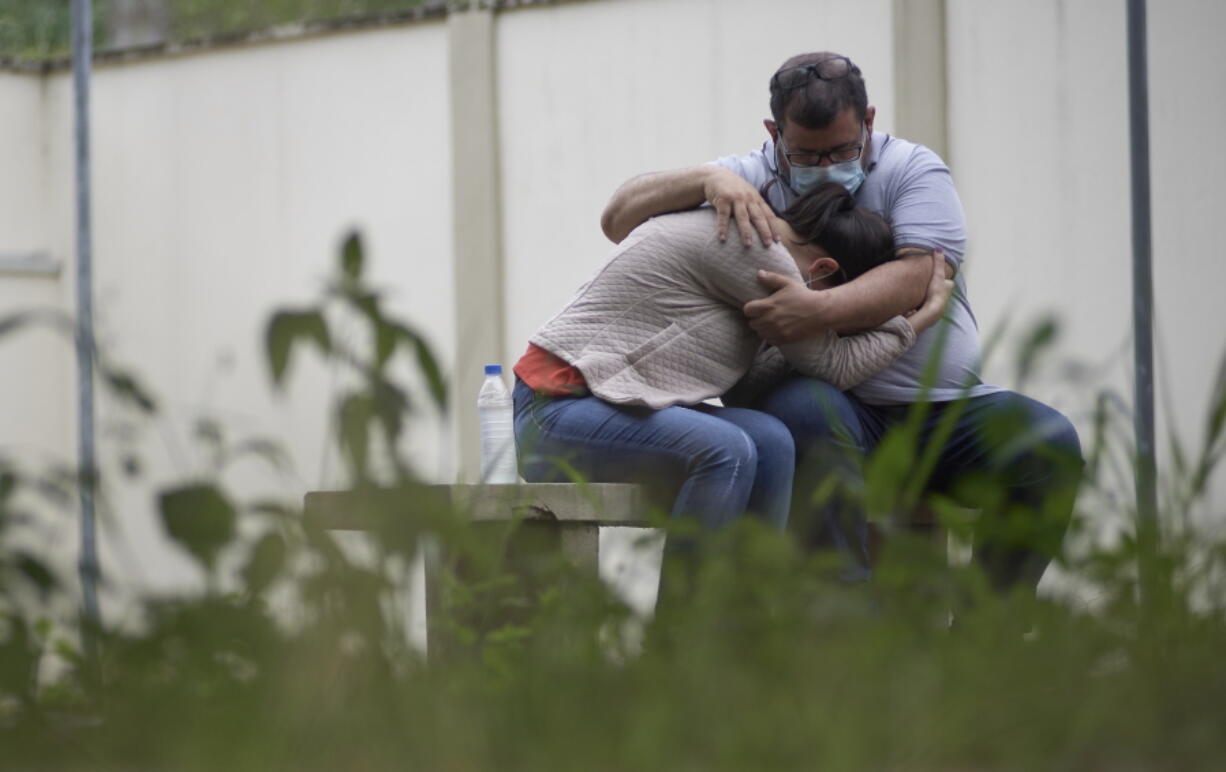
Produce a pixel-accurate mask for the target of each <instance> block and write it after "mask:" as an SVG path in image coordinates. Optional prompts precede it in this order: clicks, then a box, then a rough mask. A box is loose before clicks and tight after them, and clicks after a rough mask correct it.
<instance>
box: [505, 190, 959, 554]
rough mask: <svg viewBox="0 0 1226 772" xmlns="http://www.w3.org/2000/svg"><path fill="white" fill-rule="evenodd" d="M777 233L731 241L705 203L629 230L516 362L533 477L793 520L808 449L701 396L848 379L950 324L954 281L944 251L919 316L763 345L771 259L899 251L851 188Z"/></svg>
mask: <svg viewBox="0 0 1226 772" xmlns="http://www.w3.org/2000/svg"><path fill="white" fill-rule="evenodd" d="M775 228H776V231H775V232H776V233H780V234H782V237H783V240H782V243H780V244H772V245H770V246H767V247H763V246H754V247H750V248H745V247H743V246H741V243H740V240H739V239H737V238H735V237H734V236H730V237H729V238H728V239H727V241H725V242H720V241H718V240H717V239H716V238H715V235H714V234H715V213H714V210H712V209H710V208H703V209H696V210H692V211H686V212H678V213H674V214H668V215H664V216H661V217H656V218H654V219H652V220H649V221H647V222H645V223H643V224H642V225H640V226H639V227H638V228H636V229H635V230H634V231H633V232H632V233H631V234H630V235H629V236H627V237H626V239H625V240H624V241H622V243H621V244H619V245H618V246H617V248H616V249H615V250H614V251H613V253H612V255H611V256H610V257H609V259H608V260H607V261H606V263H605V264H604V266H603V267H602V268H601V269H600V270H599V271H598V272H597V274H596V275H595V276H594V277H593V278H592V280H591V281H589V282H588V283H587V284H585V285H584V286H583V287H581V288H580V289H579V292H578V293H577V294H576V295H575V297H574V298H573V299H572V300H571V301H570V303H568V304H567V305H566V307H565V308H563V309H562V310H561V311H560V312H559V313H558V314H557V315H555V316H554V317H553V318H552V319H550V320H549V321H548V322H547V323H546V324H545V325H544V326H543V327H542V328H541V329H540V330H538V331H537V333H536V334H535V335H533V336H532V338H531V343H530V345H529V347H528V351H527V352H526V353H525V354H524V356H523V357H522V358H521V359H520V360H519V362H518V363H517V364H516V365H515V368H514V371H515V374H516V376H517V379H516V385H515V391H514V399H515V434H516V440H517V442H518V445H519V448H520V465H521V466H520V468H521V473H522V474H523V476H524V478H525V479H527V480H529V481H534V482H543V481H550V480H565V479H566V474H565V472H566V469H567V468H568V467H569V468H573V469H574V470H576V471H578V472H580V473H582V474H583V475H584V476H585V477H586V478H587V479H589V480H591V481H595V482H646V483H649V484H664V485H668V486H671V490H674V491H676V493H675V496H674V498H673V501H672V514H673V516H674V517H692V518H695V519H696V520H697V521H698V522H699V523H701V525H702V526H703V527H704V528H706V529H714V528H718V527H720V526H723V525H726V524H727V523H729V522H731V521H732V520H735V519H736V518H738V517H740V516H741V515H743V514H744V513H745V512H747V511H748V512H752V513H754V514H756V515H757V516H759V517H761V518H763V519H764V520H765V521H766V522H768V523H770V524H772V525H773V526H775V527H778V528H783V527H784V525H785V524H786V522H787V515H788V505H789V501H790V499H791V491H792V475H793V469H794V455H795V450H794V447H793V444H792V439H791V436H790V435H789V433H788V431H787V429H786V428H785V427H784V425H783V424H782V423H781V422H779V421H778V419H776V418H774V417H772V416H769V415H766V414H765V413H760V412H758V411H754V410H748V409H744V408H731V407H716V406H712V405H707V404H704V403H703V400H706V399H709V398H711V397H717V396H720V395H722V394H724V393H725V392H727V391H728V390H729V389H732V388H733V387H736V388H738V389H742V390H743V389H747V388H759V387H763V386H765V385H769V383H770V382H771V381H772V380H773V379H776V378H779V377H782V376H783V375H785V374H786V372H787V371H788V370H789V369H790V368H794V369H795V370H797V371H799V372H801V373H803V374H805V375H810V376H814V377H817V378H821V379H823V380H826V381H828V382H830V383H832V384H834V385H835V386H837V387H838V388H840V389H846V388H850V387H851V386H853V385H855V384H856V383H859V382H860V381H862V380H864V379H865V378H867V377H869V376H870V375H872V374H874V373H876V372H877V371H878V370H880V369H881V368H883V367H885V366H886V365H888V364H889V363H890V362H892V361H893V360H894V359H895V358H897V357H898V356H899V355H900V354H901V353H902V352H903V351H905V350H906V349H907V348H908V347H909V346H910V345H911V344H912V343H913V342H914V341H915V336H916V334H917V332H920V331H922V330H924V329H926V328H927V327H928V326H930V325H932V324H933V323H935V322H936V321H937V320H938V319H939V318H940V315H941V313H942V311H943V309H944V305H945V301H946V300H947V299H948V297H949V291H950V283H949V282H946V281H945V276H944V264H943V261H941V260H937V261H934V262H935V263H937V265H935V266H934V273H933V280H932V283H931V284H930V287H929V296H928V298H927V300H926V301H925V303H924V305H923V306H922V307H921V308H920V309H919V310H918V311H917V312H916V313H914V314H913V315H912V316H910V318H909V319H904V318H903V317H895V318H893V319H891V320H889V321H888V322H886V323H885V324H884V325H882V326H881V327H879V328H877V329H875V330H871V331H868V332H865V333H861V334H857V335H849V336H839V335H837V334H835V333H833V332H826V333H823V334H821V335H818V336H815V337H813V338H811V339H809V340H806V341H802V342H799V343H792V344H786V345H782V346H779V347H778V348H774V347H768V346H764V345H763V343H762V341H761V340H760V339H759V338H758V337H757V336H756V335H755V334H754V333H753V331H752V330H751V329H750V328H749V326H748V324H747V322H746V320H745V317H744V315H743V314H742V313H741V308H742V306H743V305H744V304H745V303H746V302H748V301H750V300H754V299H757V298H760V297H763V296H765V295H766V290H765V289H764V288H763V287H762V286H761V285H760V283H759V282H758V279H757V272H758V270H759V269H764V270H768V271H774V272H776V273H780V274H783V275H786V276H789V277H791V278H794V279H796V280H800V281H805V282H806V283H809V284H816V286H831V285H833V284H836V283H839V282H842V281H850V280H851V279H853V278H855V277H856V276H858V275H859V274H861V273H863V272H865V271H867V270H869V269H870V268H873V267H874V266H876V265H879V264H880V263H882V262H884V261H886V260H890V259H893V257H894V240H893V235H892V234H891V232H890V228H889V226H888V225H887V224H886V223H885V221H884V220H882V219H881V218H880V217H879V216H877V215H875V214H873V213H871V212H869V211H867V210H864V209H861V208H859V207H857V206H856V205H855V200H854V199H853V198H852V196H851V194H849V193H848V192H847V191H846V190H845V189H844V188H843V187H842V186H841V185H838V184H830V185H823V186H820V187H818V188H816V189H815V190H813V191H812V192H811V193H809V194H808V195H806V196H803V197H801V198H800V199H798V200H797V201H796V202H795V203H794V204H793V205H792V206H791V207H790V208H789V209H788V210H787V211H786V212H784V213H783V214H782V215H780V216H779V217H778V218H777V222H776V223H775ZM669 549H670V551H673V550H674V549H675V546H674V545H670V548H669Z"/></svg>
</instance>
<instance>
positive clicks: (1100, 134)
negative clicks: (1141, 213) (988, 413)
mask: <svg viewBox="0 0 1226 772" xmlns="http://www.w3.org/2000/svg"><path fill="white" fill-rule="evenodd" d="M1149 23H1150V34H1149V62H1150V81H1149V88H1150V105H1151V117H1150V127H1151V128H1150V132H1151V150H1152V164H1151V169H1152V175H1153V222H1154V245H1153V246H1154V276H1155V348H1156V357H1155V359H1156V361H1155V370H1156V379H1157V383H1158V393H1157V406H1158V412H1159V416H1160V421H1159V426H1158V430H1159V445H1158V450H1159V457H1160V461H1162V462H1164V463H1165V462H1167V461H1169V459H1170V454H1169V448H1168V445H1167V436H1168V433H1169V432H1170V431H1172V430H1176V431H1178V433H1179V434H1180V435H1181V436H1182V438H1183V440H1184V442H1185V444H1188V445H1190V446H1194V445H1198V444H1199V443H1200V442H1201V438H1202V436H1203V429H1204V425H1205V410H1206V406H1207V403H1208V400H1209V398H1210V393H1211V389H1212V385H1213V380H1214V377H1215V373H1216V368H1217V366H1218V364H1219V363H1220V362H1221V358H1222V355H1223V353H1224V352H1226V320H1224V319H1223V318H1222V317H1221V316H1219V315H1217V314H1216V313H1215V304H1216V298H1217V297H1218V295H1219V294H1220V288H1221V287H1223V286H1226V262H1223V261H1221V260H1219V259H1217V258H1216V256H1215V252H1216V251H1217V248H1218V242H1219V241H1220V239H1219V238H1218V234H1217V229H1216V227H1215V222H1216V219H1217V218H1218V217H1219V216H1220V215H1219V214H1218V213H1219V212H1220V211H1221V210H1222V209H1223V207H1224V206H1226V187H1223V185H1222V184H1221V180H1222V179H1224V178H1226V153H1223V152H1222V151H1221V149H1220V142H1219V140H1218V135H1219V134H1220V130H1221V129H1220V127H1221V126H1222V125H1223V124H1224V123H1226V101H1224V100H1223V99H1222V98H1221V95H1222V94H1223V93H1226V56H1224V55H1223V53H1222V49H1221V46H1220V45H1218V43H1217V42H1216V41H1217V31H1220V30H1221V29H1223V28H1224V27H1226V5H1223V4H1221V3H1216V2H1205V1H1201V0H1171V2H1164V3H1161V4H1157V3H1153V4H1150V13H1149ZM949 41H950V49H949V50H950V62H949V64H950V67H949V72H950V130H951V134H952V148H953V150H952V152H951V156H952V157H951V158H950V162H951V165H952V166H953V169H954V174H955V178H956V180H957V184H958V190H959V192H960V194H961V196H962V200H963V202H964V204H965V206H966V210H967V216H968V220H969V226H970V230H971V253H970V258H969V261H968V271H969V272H970V273H969V274H968V276H969V280H970V292H971V298H972V301H973V304H974V308H975V309H976V311H977V313H978V315H979V322H980V327H981V329H982V330H984V331H985V333H990V332H992V331H994V330H997V329H1000V327H1001V325H1002V324H1004V323H1005V322H1006V320H1008V321H1009V323H1010V325H1011V326H1012V327H1013V328H1015V329H1018V328H1021V327H1025V326H1026V324H1027V323H1028V322H1032V321H1034V320H1035V319H1037V318H1040V317H1041V316H1043V315H1045V314H1053V315H1055V316H1056V317H1057V318H1058V319H1059V320H1060V322H1061V324H1062V338H1061V343H1060V344H1059V348H1058V354H1059V355H1058V356H1057V357H1056V358H1055V359H1054V360H1053V361H1051V362H1049V365H1050V366H1049V367H1048V368H1047V369H1046V370H1045V371H1044V372H1042V373H1040V378H1039V382H1038V383H1036V384H1034V386H1033V387H1032V388H1031V389H1030V390H1031V391H1033V393H1034V395H1035V396H1036V397H1039V398H1041V399H1046V400H1049V401H1051V402H1052V403H1054V404H1056V405H1058V406H1060V407H1062V408H1063V409H1065V410H1067V411H1068V412H1070V413H1071V414H1072V415H1073V417H1074V418H1075V419H1076V420H1077V423H1078V425H1079V427H1080V428H1081V429H1082V430H1083V433H1086V432H1088V420H1087V418H1088V412H1089V410H1090V409H1091V407H1092V399H1093V396H1094V393H1095V390H1096V389H1097V388H1100V387H1107V388H1110V389H1113V390H1115V391H1116V392H1118V393H1119V394H1121V395H1122V396H1123V398H1124V399H1125V400H1126V402H1127V403H1128V404H1129V405H1131V403H1132V399H1133V397H1132V328H1131V323H1132V322H1131V319H1132V316H1131V314H1132V306H1131V297H1132V294H1131V293H1132V280H1131V264H1132V252H1131V249H1132V247H1131V225H1130V222H1131V219H1130V212H1131V208H1130V188H1129V185H1130V169H1129V144H1128V143H1129V135H1128V126H1127V120H1128V83H1127V50H1126V41H1125V15H1124V4H1123V3H1118V2H1114V0H1082V1H1079V2H1062V1H1061V0H1042V1H1038V2H1028V3H1016V2H1005V1H1004V0H996V1H995V2H983V0H973V1H972V0H950V3H949ZM1003 348H1004V350H1003V351H1002V352H1000V353H1001V354H1003V356H997V357H996V358H995V359H994V360H993V362H992V364H991V366H990V367H989V370H988V373H989V377H991V378H992V379H993V380H994V381H996V382H998V383H1001V384H1003V385H1015V379H1014V368H1013V366H1012V359H1013V358H1012V350H1011V348H1010V347H1009V346H1007V345H1006V346H1005V347H1003ZM1071 375H1076V376H1078V377H1077V378H1075V379H1074V378H1070V376H1071ZM1189 449H1191V447H1189ZM1122 482H1123V485H1122V486H1121V490H1120V491H1119V495H1120V496H1121V498H1122V500H1124V501H1127V500H1129V499H1130V498H1131V495H1132V492H1131V489H1130V487H1129V486H1131V482H1130V481H1129V480H1124V481H1122ZM1218 490H1219V493H1226V489H1223V488H1222V487H1221V486H1219V488H1218ZM1218 500H1219V501H1220V500H1221V499H1220V498H1219V499H1218Z"/></svg>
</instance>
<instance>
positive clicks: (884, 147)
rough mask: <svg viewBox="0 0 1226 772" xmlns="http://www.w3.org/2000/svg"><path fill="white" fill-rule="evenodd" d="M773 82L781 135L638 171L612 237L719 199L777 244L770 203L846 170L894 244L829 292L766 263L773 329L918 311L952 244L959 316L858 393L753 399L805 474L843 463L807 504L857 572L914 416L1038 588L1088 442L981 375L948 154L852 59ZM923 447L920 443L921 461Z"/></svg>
mask: <svg viewBox="0 0 1226 772" xmlns="http://www.w3.org/2000/svg"><path fill="white" fill-rule="evenodd" d="M770 92H771V102H770V107H771V115H772V118H771V119H768V120H766V121H764V125H765V127H766V131H767V133H768V134H769V139H768V140H767V141H766V142H765V143H764V144H763V145H762V148H761V149H760V150H758V151H755V152H753V153H750V154H748V155H744V156H727V157H724V158H720V159H719V160H717V161H715V162H713V163H711V164H708V165H705V166H701V167H697V168H691V169H681V170H677V171H672V172H659V173H654V174H647V175H642V176H640V177H635V178H634V179H632V180H630V181H629V182H627V183H626V184H624V185H623V186H622V187H621V188H620V189H619V190H618V191H617V192H616V193H615V194H614V196H613V198H612V199H611V200H610V202H609V204H608V206H607V207H606V209H605V212H604V214H603V216H602V218H601V225H602V227H603V228H604V231H605V233H606V235H608V236H609V238H610V239H612V240H613V241H615V242H616V241H620V240H621V239H622V238H624V237H625V236H626V235H627V234H628V233H629V232H630V231H631V230H633V229H634V228H635V227H636V226H637V225H638V224H639V223H641V222H642V221H644V220H646V219H647V218H649V217H652V216H654V215H656V214H660V213H663V212H667V211H672V210H677V209H685V208H688V207H694V206H699V205H701V204H703V203H709V204H710V205H712V206H714V207H715V209H716V210H717V212H718V213H719V217H718V223H719V224H718V226H717V227H718V234H719V237H720V238H721V239H725V238H727V236H728V223H729V221H730V220H733V219H735V221H736V223H737V231H738V233H739V236H740V238H741V239H742V241H743V242H744V243H745V244H746V245H748V244H750V243H751V240H752V239H753V238H754V237H755V234H756V236H757V237H759V238H761V239H762V240H763V241H764V242H765V241H767V240H770V239H776V238H777V237H776V234H775V233H773V232H772V230H771V227H770V219H769V218H768V217H767V216H766V215H767V213H768V212H769V208H773V209H775V210H776V211H781V210H783V209H785V208H786V207H787V206H788V204H790V203H791V202H792V201H793V200H794V199H795V198H796V197H797V196H798V195H801V194H803V193H804V192H805V191H807V190H809V189H811V188H812V187H813V186H815V185H817V184H820V183H822V182H829V181H834V182H839V183H841V184H843V185H844V186H845V187H846V188H847V189H848V190H850V191H851V192H852V193H854V194H855V196H856V200H857V203H859V204H860V205H861V206H864V207H866V208H868V209H871V210H873V211H876V212H878V213H880V214H881V215H883V216H884V217H885V218H886V220H887V221H889V222H890V224H891V225H892V226H893V228H894V232H895V239H896V243H897V246H898V248H899V258H898V259H897V260H895V261H892V262H890V263H887V264H885V265H882V266H880V267H878V268H875V269H873V270H872V271H870V272H868V273H867V274H865V275H864V276H861V277H860V278H858V279H856V280H855V281H852V282H848V283H846V284H843V285H841V286H839V287H836V288H833V289H829V290H824V291H814V290H810V289H807V288H806V287H804V286H803V285H801V284H799V283H797V282H793V281H789V280H788V279H786V278H784V277H782V276H778V275H774V274H769V273H763V274H762V276H761V280H762V282H763V283H764V284H765V285H766V286H768V287H769V288H771V289H772V290H774V292H773V294H772V295H770V296H769V297H767V298H764V299H762V300H758V301H753V302H751V303H748V304H747V305H746V306H745V309H744V310H745V313H746V315H747V316H749V317H750V319H751V324H752V326H753V327H754V329H755V330H757V331H758V333H759V334H761V335H762V337H763V338H765V339H766V340H767V341H769V342H772V343H780V342H788V341H794V340H796V339H798V338H802V337H805V336H807V335H811V334H813V333H815V332H817V331H819V330H824V329H834V330H857V329H863V328H867V327H872V326H876V325H878V324H880V323H882V322H884V321H885V320H886V319H888V318H890V317H892V316H894V315H896V314H900V313H905V312H906V311H908V310H909V309H912V308H915V307H916V306H918V305H919V304H920V303H921V302H922V301H923V297H924V291H925V287H926V286H927V282H928V279H929V278H930V275H931V266H932V263H931V260H932V256H933V255H934V254H937V255H942V256H943V257H944V259H945V261H946V263H947V265H948V271H950V272H953V273H954V274H955V282H956V290H955V294H954V298H953V299H952V300H951V301H950V305H949V310H948V312H947V319H946V321H945V323H943V324H942V325H938V326H937V327H935V328H933V329H930V330H928V331H927V332H925V333H924V334H923V335H921V336H920V338H919V339H918V340H917V342H916V345H915V346H914V347H913V348H912V349H911V350H910V351H909V352H908V353H906V354H904V355H903V356H902V357H901V358H900V359H898V360H897V361H896V362H895V363H894V364H893V365H891V366H890V367H888V368H886V369H885V370H883V371H882V372H881V373H879V374H878V375H876V376H874V377H872V378H870V379H868V380H867V381H865V382H864V383H862V384H860V385H859V386H857V387H855V388H853V389H852V390H851V391H850V392H849V393H842V392H839V391H837V390H836V389H834V388H833V387H832V386H830V385H829V384H826V383H823V382H821V381H817V380H813V379H807V378H802V377H793V378H791V379H789V380H787V381H785V382H784V383H782V384H780V385H778V386H777V387H775V388H773V389H772V390H771V391H769V392H768V393H767V394H766V395H765V396H764V397H762V398H760V399H759V400H757V401H756V402H755V404H754V405H753V406H754V407H757V408H759V409H761V410H765V411H766V412H769V413H771V414H773V415H775V416H777V417H779V418H780V419H781V420H782V421H783V422H784V423H785V424H786V425H787V426H788V428H789V430H790V431H791V432H792V436H793V438H794V440H795V442H796V449H797V454H798V458H799V465H800V467H801V470H802V471H807V472H809V474H807V475H806V474H803V473H802V474H801V475H800V476H798V478H797V479H798V482H799V481H800V480H803V479H808V480H809V481H810V482H811V483H812V484H816V483H817V482H818V480H817V479H816V477H817V476H818V475H826V476H828V475H830V474H835V475H837V477H838V478H840V479H841V481H842V482H843V483H844V484H843V485H842V486H841V490H843V491H844V492H845V493H844V494H843V495H835V496H833V497H828V498H826V499H824V500H823V502H822V503H821V505H820V507H819V511H817V512H815V513H813V514H814V516H815V518H816V519H817V520H818V521H820V522H821V523H823V524H824V525H825V526H826V527H827V528H828V529H829V534H830V536H831V538H832V539H833V540H834V542H835V544H836V545H838V546H840V547H841V548H843V549H845V550H846V551H847V552H848V553H849V554H850V555H852V556H853V557H854V558H855V566H856V571H855V572H853V573H855V574H857V575H859V576H867V575H868V554H867V543H866V531H865V527H864V522H863V519H864V518H863V514H864V513H863V496H862V495H861V494H862V492H863V488H864V485H863V481H864V478H863V475H864V470H865V459H866V458H867V457H868V456H869V454H870V452H871V451H873V450H874V449H875V448H876V447H877V446H878V445H879V443H880V442H881V441H882V439H883V438H884V437H885V436H886V433H887V431H888V430H890V429H892V428H896V427H904V426H905V427H908V428H909V430H910V431H912V432H913V439H914V441H915V444H916V446H917V447H918V448H920V449H922V448H924V447H928V446H932V447H934V449H935V450H936V456H935V466H933V467H932V469H931V474H930V475H928V476H927V477H926V480H925V481H924V482H925V484H926V488H927V489H928V490H930V491H935V492H942V493H947V494H951V495H954V496H956V497H958V498H960V499H962V500H963V501H964V502H965V503H966V504H968V505H970V506H976V507H978V508H980V509H981V517H980V521H979V524H978V526H977V534H976V548H975V553H976V558H977V559H978V560H979V561H980V562H981V563H982V564H983V566H984V568H985V569H986V570H987V572H988V576H989V578H990V580H991V581H992V583H993V585H994V586H996V587H998V588H1001V589H1005V588H1009V587H1013V586H1016V585H1022V586H1026V587H1029V588H1032V589H1033V587H1034V586H1035V585H1037V583H1038V580H1039V578H1040V576H1041V575H1042V573H1043V571H1044V569H1045V568H1046V565H1047V563H1048V562H1049V560H1050V558H1051V556H1052V555H1053V554H1054V553H1055V552H1056V551H1057V550H1058V549H1059V545H1060V542H1061V539H1062V538H1063V534H1064V531H1065V530H1066V528H1067V525H1068V522H1069V519H1070V517H1071V512H1072V506H1073V498H1074V495H1075V492H1076V485H1077V481H1078V478H1079V476H1080V470H1081V466H1082V461H1081V449H1080V444H1079V442H1078V439H1077V434H1076V431H1075V430H1074V429H1073V427H1072V425H1071V424H1070V423H1069V421H1068V420H1067V419H1066V418H1065V417H1064V416H1062V415H1060V414H1059V413H1057V412H1056V411H1055V410H1052V409H1051V408H1049V407H1047V406H1046V405H1043V404H1041V403H1039V402H1036V401H1034V400H1031V399H1029V398H1027V397H1024V396H1022V395H1020V394H1015V393H1013V392H1010V391H1007V390H1005V389H1000V388H997V387H994V386H990V385H987V384H985V383H983V382H982V380H981V379H980V377H979V369H980V350H979V337H978V326H977V323H976V321H975V317H974V314H973V313H972V312H971V307H970V303H969V299H968V295H967V290H966V282H965V278H964V276H963V274H962V273H961V272H960V271H958V268H959V267H960V266H961V264H962V261H963V252H964V250H965V245H966V229H965V221H964V220H965V218H964V215H963V212H962V205H961V203H960V202H959V200H958V196H957V192H956V191H955V190H954V186H953V180H952V178H951V176H950V173H949V170H948V168H947V167H946V166H945V164H944V163H943V162H942V161H941V159H940V158H939V157H938V156H937V155H936V154H935V153H933V152H932V151H931V150H929V149H927V148H925V147H923V146H920V145H915V144H913V143H910V142H907V141H905V140H902V139H899V138H897V137H891V136H889V135H887V134H883V133H880V132H874V131H873V121H874V119H875V117H876V108H874V107H872V106H871V105H869V104H868V97H867V93H866V91H865V87H864V80H863V78H862V76H861V73H860V70H859V68H858V67H856V66H855V65H854V64H853V63H852V62H851V60H849V59H848V58H847V57H844V56H839V55H837V54H833V53H829V52H821V53H814V54H802V55H800V56H795V57H792V58H791V59H789V60H788V61H786V62H784V64H783V65H782V66H781V67H780V68H779V70H778V71H776V73H775V74H774V75H773V76H772V77H771V81H770ZM768 207H769V208H768ZM930 360H931V361H932V367H931V368H929V369H928V371H926V366H927V365H928V363H929V361H930ZM913 406H916V409H913ZM909 416H910V417H909ZM898 430H901V429H898ZM904 452H905V451H904ZM921 455H922V451H915V456H914V457H913V458H912V459H911V460H912V461H914V460H915V459H916V458H918V457H919V456H921ZM921 473H924V472H923V470H921ZM985 482H986V484H985ZM799 488H800V486H799V485H798V489H799ZM811 489H812V488H811V487H810V490H811ZM808 500H810V499H808V498H806V499H803V501H808ZM804 514H805V513H804V512H794V513H793V515H794V519H795V520H797V521H799V522H801V523H803V522H804V521H805V518H804ZM813 519H814V518H810V521H812V520H813Z"/></svg>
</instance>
